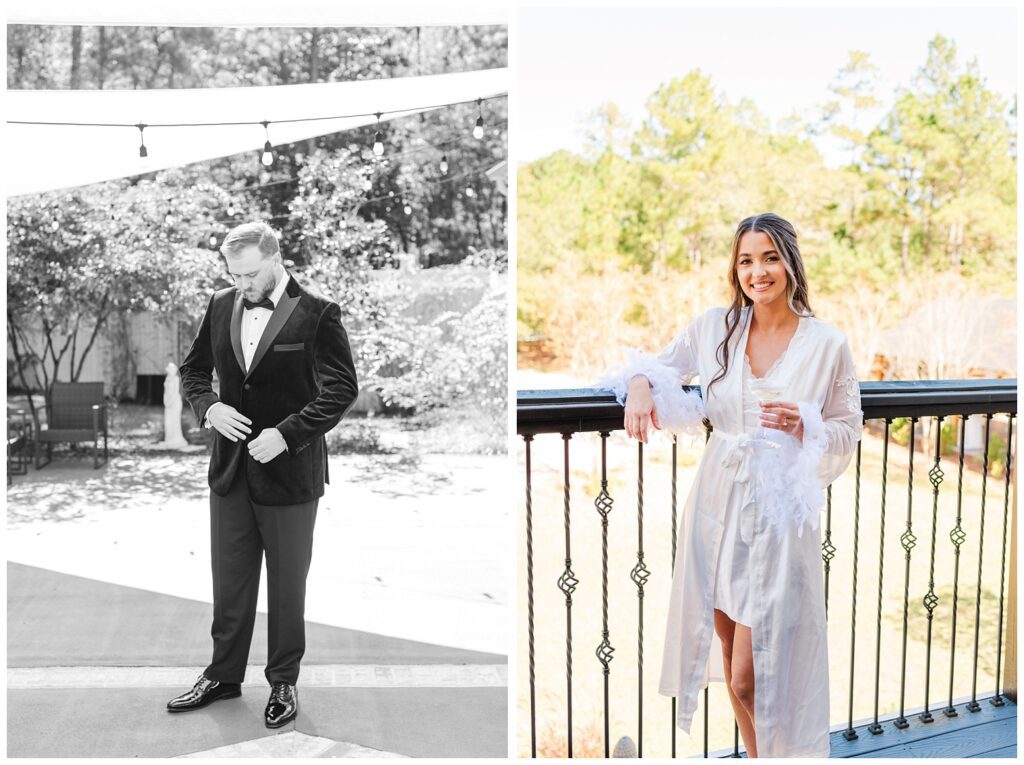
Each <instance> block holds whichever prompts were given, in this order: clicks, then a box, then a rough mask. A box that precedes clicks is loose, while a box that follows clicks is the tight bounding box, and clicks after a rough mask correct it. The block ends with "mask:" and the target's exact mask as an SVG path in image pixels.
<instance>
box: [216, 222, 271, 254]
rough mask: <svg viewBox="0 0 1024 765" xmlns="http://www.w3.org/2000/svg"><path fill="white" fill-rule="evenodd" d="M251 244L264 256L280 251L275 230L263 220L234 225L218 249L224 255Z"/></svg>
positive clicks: (237, 251) (238, 250) (236, 251)
mask: <svg viewBox="0 0 1024 765" xmlns="http://www.w3.org/2000/svg"><path fill="white" fill-rule="evenodd" d="M253 245H255V246H256V247H258V248H259V251H260V252H261V253H263V257H264V258H269V257H270V256H271V255H276V254H277V253H279V252H281V245H280V244H279V243H278V236H277V232H276V231H274V229H272V228H271V227H270V226H268V225H267V224H266V223H264V222H263V221H253V222H252V223H243V224H242V225H241V226H235V227H234V228H233V229H231V230H230V231H229V232H228V235H227V236H225V237H224V242H223V243H222V244H221V246H220V251H221V254H223V255H225V256H229V255H237V254H238V253H239V252H241V251H242V250H243V249H245V248H246V247H251V246H253Z"/></svg>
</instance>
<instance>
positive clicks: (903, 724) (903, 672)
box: [893, 417, 917, 728]
mask: <svg viewBox="0 0 1024 765" xmlns="http://www.w3.org/2000/svg"><path fill="white" fill-rule="evenodd" d="M916 425H917V418H916V417H911V418H910V442H909V444H910V449H909V450H908V464H907V528H906V530H905V531H904V532H903V533H902V534H901V535H900V544H901V545H902V546H903V549H904V550H905V551H906V554H907V563H906V570H905V571H904V574H903V658H902V661H901V664H900V715H899V717H897V718H896V720H895V721H894V722H893V725H895V726H896V727H897V728H907V727H909V726H910V723H909V722H908V721H907V718H906V717H905V716H904V714H903V712H904V710H905V709H906V690H907V616H908V613H909V608H910V551H911V550H913V549H914V545H915V544H917V537H915V536H914V529H913V520H912V517H911V512H912V509H913V504H914V430H915V427H916Z"/></svg>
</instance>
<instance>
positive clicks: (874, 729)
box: [868, 417, 892, 736]
mask: <svg viewBox="0 0 1024 765" xmlns="http://www.w3.org/2000/svg"><path fill="white" fill-rule="evenodd" d="M891 422H892V420H891V419H889V418H888V417H886V418H885V433H884V435H883V439H882V512H881V518H880V520H879V532H878V612H877V614H876V617H875V719H874V722H872V723H871V725H869V726H868V730H869V731H871V733H872V734H874V735H876V736H877V735H878V734H879V733H883V732H884V731H885V729H884V728H883V727H882V726H881V724H879V722H878V692H879V682H880V677H881V667H882V578H883V574H884V573H885V490H886V485H887V482H888V478H889V475H888V472H889V425H890V423H891Z"/></svg>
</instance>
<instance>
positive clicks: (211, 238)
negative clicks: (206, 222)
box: [210, 234, 217, 249]
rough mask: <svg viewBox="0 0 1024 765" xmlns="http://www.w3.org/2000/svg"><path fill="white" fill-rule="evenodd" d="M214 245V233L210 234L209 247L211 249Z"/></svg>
mask: <svg viewBox="0 0 1024 765" xmlns="http://www.w3.org/2000/svg"><path fill="white" fill-rule="evenodd" d="M216 246H217V235H216V234H210V248H211V249H213V248H214V247H216Z"/></svg>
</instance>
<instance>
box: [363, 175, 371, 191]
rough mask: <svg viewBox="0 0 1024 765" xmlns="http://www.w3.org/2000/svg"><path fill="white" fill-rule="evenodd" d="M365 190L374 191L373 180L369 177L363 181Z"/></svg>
mask: <svg viewBox="0 0 1024 765" xmlns="http://www.w3.org/2000/svg"><path fill="white" fill-rule="evenodd" d="M363 191H373V181H371V180H370V179H369V178H367V179H366V180H365V181H363Z"/></svg>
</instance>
